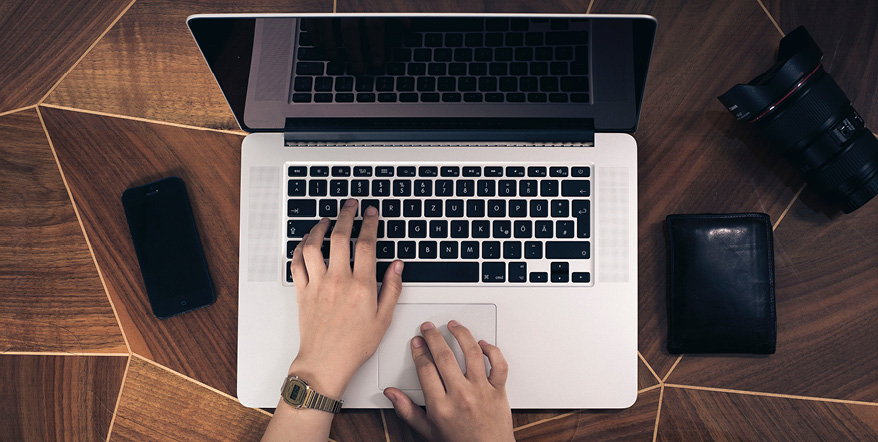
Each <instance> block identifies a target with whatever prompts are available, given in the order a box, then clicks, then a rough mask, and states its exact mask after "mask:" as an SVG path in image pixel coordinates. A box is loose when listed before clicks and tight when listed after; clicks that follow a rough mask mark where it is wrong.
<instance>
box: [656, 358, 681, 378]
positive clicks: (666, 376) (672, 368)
mask: <svg viewBox="0 0 878 442" xmlns="http://www.w3.org/2000/svg"><path fill="white" fill-rule="evenodd" d="M680 359H683V355H680V357H678V358H677V360H676V361H674V365H672V366H671V369H670V370H668V372H667V373H666V374H665V377H663V378H662V380H661V383H663V384H664V383H665V381H667V380H668V377H669V376H670V375H671V373H672V372H673V371H674V369H675V368H677V364H679V363H680Z"/></svg>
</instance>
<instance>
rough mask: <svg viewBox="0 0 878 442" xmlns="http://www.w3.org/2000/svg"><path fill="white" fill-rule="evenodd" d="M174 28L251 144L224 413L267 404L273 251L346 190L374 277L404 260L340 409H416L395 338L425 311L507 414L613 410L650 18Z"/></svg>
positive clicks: (632, 260) (275, 292)
mask: <svg viewBox="0 0 878 442" xmlns="http://www.w3.org/2000/svg"><path fill="white" fill-rule="evenodd" d="M187 23H188V26H189V28H190V30H191V32H192V34H193V36H194V38H195V40H196V42H197V44H198V46H199V48H200V49H201V52H202V54H203V55H204V58H205V60H206V62H207V64H208V65H209V67H210V69H211V71H212V72H213V75H214V76H215V78H216V80H217V82H218V84H219V86H220V88H221V89H222V92H223V94H224V95H225V98H226V100H227V101H228V103H229V105H230V107H231V109H232V111H233V113H234V115H235V118H236V119H237V122H238V123H239V124H240V126H241V128H242V129H243V130H245V131H247V132H249V133H250V134H249V135H248V136H247V137H246V138H245V139H244V142H243V146H242V158H241V219H240V228H241V230H240V253H239V260H240V267H239V300H238V302H239V307H238V383H237V396H238V398H239V400H240V401H241V403H242V404H244V405H246V406H249V407H274V406H275V405H276V404H277V401H278V392H279V388H280V385H281V382H282V380H283V378H284V377H285V376H286V373H287V370H288V368H289V364H290V363H291V362H292V360H293V358H294V357H295V355H296V353H297V344H298V341H299V336H298V323H297V311H296V293H295V288H294V286H293V284H292V280H291V276H290V272H289V263H290V259H291V254H292V251H293V249H294V248H295V246H296V244H298V241H300V240H301V238H302V235H303V234H304V233H307V232H308V231H309V230H310V228H311V226H313V225H314V224H315V223H316V222H317V221H318V220H319V219H320V217H329V218H331V219H334V218H335V217H336V216H337V213H338V209H339V205H340V204H342V203H343V201H344V200H345V199H347V198H351V197H353V198H357V199H358V200H359V201H360V208H361V209H362V210H364V209H365V208H366V207H368V206H370V205H372V206H375V207H377V208H378V209H379V213H380V220H381V223H380V224H381V225H380V226H379V238H378V241H379V242H378V247H377V255H378V256H377V257H378V271H377V275H379V278H380V276H381V275H383V273H384V270H385V269H386V268H387V266H388V265H389V263H390V262H392V261H393V260H394V259H402V260H404V261H405V263H406V265H405V269H404V272H403V281H404V283H403V290H402V295H401V297H400V298H399V303H398V305H397V306H396V309H395V312H394V318H393V322H392V324H391V325H390V329H389V330H388V332H387V334H386V336H385V337H384V339H383V340H382V342H381V344H380V346H379V348H378V350H377V352H376V353H375V355H374V356H373V357H372V358H371V359H370V360H369V361H367V362H366V363H365V364H364V365H363V366H362V368H361V369H360V370H359V372H358V373H357V374H356V376H355V377H354V379H353V381H352V382H351V384H350V386H349V387H348V390H347V392H346V393H345V396H344V398H343V399H344V401H345V402H344V406H345V407H349V408H388V407H391V406H392V405H391V403H390V402H389V401H388V400H387V399H386V398H385V397H384V395H383V394H382V390H383V389H384V388H387V387H391V386H393V387H397V388H400V389H402V390H403V391H405V392H406V393H408V394H409V396H411V397H412V398H413V399H414V400H415V402H417V403H419V404H423V403H424V398H423V393H422V392H421V391H420V385H419V383H418V379H417V375H416V372H415V368H414V365H413V362H412V361H411V354H410V347H409V341H410V339H411V338H412V337H414V336H415V335H417V334H419V329H418V326H419V325H420V324H421V323H423V322H424V321H433V322H434V323H435V324H437V326H438V327H439V328H440V331H442V333H443V334H444V335H445V336H446V340H447V341H448V342H449V344H450V345H451V346H452V349H453V350H454V351H455V353H456V355H457V357H458V362H459V363H460V364H461V365H462V366H463V356H462V354H461V353H460V348H459V347H458V345H457V343H456V341H455V340H454V339H453V338H452V337H451V335H450V334H449V333H448V330H447V327H446V325H445V324H447V322H448V321H449V320H451V319H456V320H458V321H460V322H461V323H462V324H464V325H466V326H467V327H468V328H469V329H470V330H471V331H472V332H473V335H474V336H475V338H476V339H477V340H478V339H485V340H486V341H488V342H491V343H494V344H496V345H498V346H499V347H500V348H501V349H502V351H503V353H504V355H505V356H506V359H507V361H508V362H509V367H510V369H509V377H508V383H507V393H508V397H509V402H510V404H511V406H512V407H513V408H530V409H538V408H625V407H628V406H630V405H632V404H633V403H634V401H635V399H636V397H637V367H638V362H637V359H638V356H637V146H636V143H635V141H634V138H633V137H632V136H631V135H630V133H631V132H633V131H634V130H635V129H636V127H637V122H638V117H639V112H640V107H641V101H642V98H643V89H644V85H645V81H646V74H647V68H648V65H649V59H650V55H651V51H652V45H653V39H654V35H655V27H656V23H655V20H654V19H653V18H652V17H649V16H636V15H626V16H610V15H557V14H528V15H508V14H506V15H503V14H478V15H476V14H431V15H414V14H275V15H252V14H251V15H247V14H241V15H194V16H191V17H189V18H188V21H187ZM358 227H359V225H355V226H354V232H353V235H352V236H353V237H354V241H355V239H356V236H357V233H358V232H357V229H358ZM328 251H329V249H328V243H325V246H324V253H325V254H328ZM327 257H328V255H327ZM376 283H380V281H376ZM486 364H487V362H486Z"/></svg>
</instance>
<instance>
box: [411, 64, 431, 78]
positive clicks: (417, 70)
mask: <svg viewBox="0 0 878 442" xmlns="http://www.w3.org/2000/svg"><path fill="white" fill-rule="evenodd" d="M407 72H408V74H409V75H412V76H417V75H424V74H426V73H427V65H426V64H425V63H409V66H408V71H407Z"/></svg>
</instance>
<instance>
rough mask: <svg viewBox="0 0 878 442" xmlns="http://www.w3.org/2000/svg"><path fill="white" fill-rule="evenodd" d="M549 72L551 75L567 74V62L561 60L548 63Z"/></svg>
mask: <svg viewBox="0 0 878 442" xmlns="http://www.w3.org/2000/svg"><path fill="white" fill-rule="evenodd" d="M549 73H550V74H552V75H567V63H565V62H563V61H553V62H551V63H549Z"/></svg>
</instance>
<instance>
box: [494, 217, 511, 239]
mask: <svg viewBox="0 0 878 442" xmlns="http://www.w3.org/2000/svg"><path fill="white" fill-rule="evenodd" d="M511 234H512V223H511V222H509V221H494V234H493V235H492V236H493V237H494V238H509V237H510V236H511Z"/></svg>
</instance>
